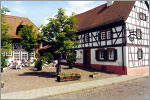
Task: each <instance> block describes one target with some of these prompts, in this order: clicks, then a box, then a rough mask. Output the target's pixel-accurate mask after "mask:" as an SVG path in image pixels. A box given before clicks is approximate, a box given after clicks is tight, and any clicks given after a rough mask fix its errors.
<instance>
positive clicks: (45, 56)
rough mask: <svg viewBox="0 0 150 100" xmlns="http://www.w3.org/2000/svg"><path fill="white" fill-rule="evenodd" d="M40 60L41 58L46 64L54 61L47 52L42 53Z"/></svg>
mask: <svg viewBox="0 0 150 100" xmlns="http://www.w3.org/2000/svg"><path fill="white" fill-rule="evenodd" d="M42 58H43V60H44V61H46V62H48V63H52V62H53V60H54V57H53V55H52V54H51V53H49V52H46V53H44V54H43V56H42Z"/></svg>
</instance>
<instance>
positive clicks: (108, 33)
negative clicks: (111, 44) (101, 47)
mask: <svg viewBox="0 0 150 100" xmlns="http://www.w3.org/2000/svg"><path fill="white" fill-rule="evenodd" d="M107 39H111V31H107Z"/></svg>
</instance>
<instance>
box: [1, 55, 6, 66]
mask: <svg viewBox="0 0 150 100" xmlns="http://www.w3.org/2000/svg"><path fill="white" fill-rule="evenodd" d="M6 66H7V63H6V59H5V57H4V56H3V55H2V54H1V68H4V67H6Z"/></svg>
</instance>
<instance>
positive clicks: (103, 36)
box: [101, 31, 106, 40]
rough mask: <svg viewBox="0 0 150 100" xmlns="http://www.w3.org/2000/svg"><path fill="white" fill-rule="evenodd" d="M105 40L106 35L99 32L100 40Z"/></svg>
mask: <svg viewBox="0 0 150 100" xmlns="http://www.w3.org/2000/svg"><path fill="white" fill-rule="evenodd" d="M105 39H106V33H105V31H102V32H101V40H105Z"/></svg>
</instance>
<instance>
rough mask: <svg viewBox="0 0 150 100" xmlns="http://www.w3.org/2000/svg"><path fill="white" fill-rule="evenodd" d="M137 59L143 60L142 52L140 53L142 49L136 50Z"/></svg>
mask: <svg viewBox="0 0 150 100" xmlns="http://www.w3.org/2000/svg"><path fill="white" fill-rule="evenodd" d="M137 57H138V59H142V58H143V51H142V49H138V52H137Z"/></svg>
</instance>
